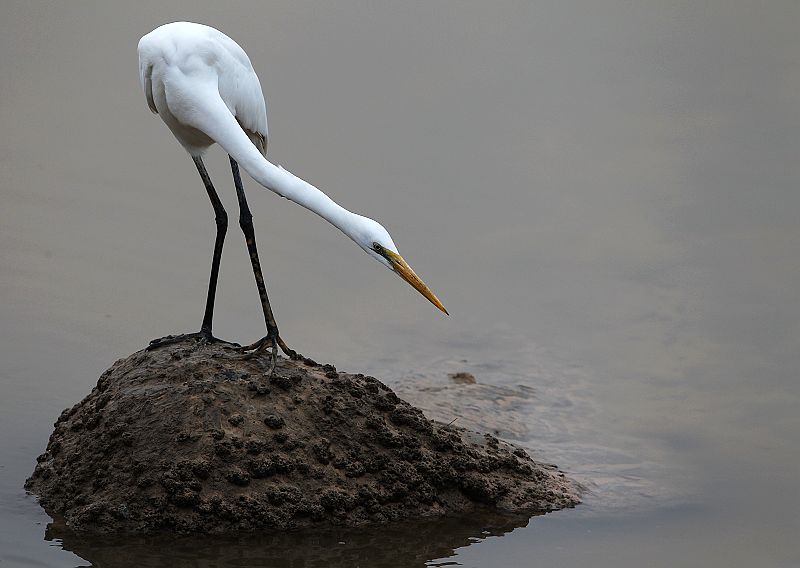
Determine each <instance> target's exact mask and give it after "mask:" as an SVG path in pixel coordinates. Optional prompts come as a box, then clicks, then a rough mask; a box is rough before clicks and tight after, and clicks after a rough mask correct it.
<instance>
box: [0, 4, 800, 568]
mask: <svg viewBox="0 0 800 568" xmlns="http://www.w3.org/2000/svg"><path fill="white" fill-rule="evenodd" d="M0 16H1V17H0V76H2V77H3V79H2V81H0V127H1V128H2V132H3V133H4V135H3V136H2V137H0V161H1V162H2V168H0V195H1V196H2V207H0V300H2V301H0V431H2V433H3V436H2V437H0V565H2V566H25V567H27V566H83V565H87V564H94V565H95V566H212V565H213V566H247V565H270V566H289V565H291V566H299V565H303V566H323V565H324V566H335V565H342V566H354V565H361V566H382V565H385V566H399V565H408V566H423V565H430V566H450V565H463V566H531V565H542V566H545V565H558V566H594V567H596V566H615V567H617V566H642V565H647V566H675V565H680V566H690V565H692V566H752V565H758V566H796V565H798V564H800V547H798V545H797V539H796V535H797V534H798V532H799V531H800V514H798V509H799V508H800V491H798V489H797V479H798V476H800V442H798V433H800V420H799V419H798V412H797V408H798V403H800V392H799V391H800V388H799V387H798V384H797V369H798V368H800V350H799V349H798V348H797V347H798V339H800V325H798V324H799V323H800V246H798V245H800V242H799V241H800V228H799V226H798V223H797V215H798V211H800V191H798V180H800V167H799V166H798V163H800V162H798V159H797V156H798V155H800V135H798V132H800V113H799V112H798V108H800V58H799V57H798V54H800V36H799V35H798V34H797V33H796V30H797V22H798V21H800V8H799V7H798V6H797V5H796V4H795V3H792V2H770V3H768V4H765V3H758V2H749V3H748V2H730V1H725V2H703V3H698V2H674V3H669V4H666V3H663V2H652V3H634V4H631V3H622V2H619V3H617V2H585V3H569V4H568V5H567V3H559V2H552V3H548V4H541V5H539V4H537V5H533V4H529V3H510V2H509V3H500V4H497V3H492V4H486V3H472V4H467V3H462V2H458V3H456V2H453V3H442V2H439V3H423V2H419V3H416V2H414V3H411V2H404V3H394V4H380V5H378V4H375V3H371V2H363V3H347V4H344V5H343V4H342V3H331V4H330V5H329V4H324V3H323V4H309V3H303V2H287V3H281V4H279V5H275V3H269V5H265V4H263V3H235V4H219V3H213V2H197V3H194V4H193V6H192V10H191V12H187V11H186V10H185V6H184V5H179V4H177V3H165V2H149V3H148V2H144V3H136V4H135V5H134V4H131V5H122V4H107V3H88V2H87V3H81V4H74V3H60V4H48V5H45V4H39V3H31V2H11V1H7V2H4V3H3V5H2V7H0ZM176 19H193V20H196V21H202V22H205V23H209V24H211V25H214V26H216V27H218V28H220V29H222V30H223V31H226V32H228V33H229V34H231V35H232V36H234V37H235V38H236V39H237V40H238V41H239V42H240V43H241V44H242V45H243V46H244V47H245V49H246V50H247V51H248V53H249V54H250V56H251V58H252V59H253V61H254V64H255V67H256V69H257V71H258V72H259V74H260V76H261V79H262V83H263V86H264V90H265V93H266V95H267V102H268V105H269V109H270V135H271V141H270V154H271V157H272V159H273V161H276V162H278V163H281V164H283V165H284V166H285V167H287V168H288V169H290V170H292V171H293V172H295V173H296V174H298V175H300V176H302V177H305V178H306V179H308V180H310V181H312V182H314V183H316V184H317V185H319V186H320V187H321V188H323V189H324V190H326V191H327V192H328V193H329V194H331V195H332V196H333V197H334V198H336V199H337V200H339V201H340V202H341V203H342V204H343V205H345V206H346V207H349V208H351V209H354V210H356V211H359V212H361V213H364V214H367V215H370V216H373V217H375V218H377V219H379V220H380V221H381V222H382V223H383V224H384V225H386V226H387V227H388V229H389V230H390V232H392V235H393V237H394V239H395V241H396V242H397V243H398V245H399V247H400V250H401V252H402V253H403V255H404V256H405V257H406V258H407V259H408V260H409V262H410V263H411V265H412V266H414V268H415V269H416V270H417V272H418V273H419V274H420V275H422V276H423V278H425V280H426V281H427V282H428V283H429V284H430V285H431V287H432V288H433V290H434V291H435V292H437V294H439V296H440V297H441V298H442V300H443V301H444V303H445V305H446V306H447V308H448V309H449V310H450V312H451V313H452V314H453V316H452V317H450V318H445V317H442V316H441V314H439V313H438V312H436V310H435V309H434V308H433V307H431V306H430V305H429V304H427V303H426V302H425V301H424V300H423V299H422V298H420V297H418V295H417V294H416V293H415V292H414V291H413V290H411V289H410V288H409V287H408V286H407V285H405V284H404V283H403V282H401V281H400V280H399V279H397V278H396V277H394V276H392V275H391V274H390V273H389V272H388V271H386V270H382V269H380V268H379V267H378V266H377V264H376V263H374V262H372V261H370V260H369V259H368V258H367V257H366V256H364V255H363V254H362V253H361V252H359V251H358V250H357V249H356V248H355V247H354V246H353V245H352V243H350V242H349V241H347V239H345V238H344V237H342V236H341V235H340V234H339V233H338V232H336V231H335V230H334V229H332V228H330V227H329V226H327V225H325V224H324V223H323V222H321V221H320V220H319V219H318V218H316V217H315V216H313V215H311V214H309V213H307V212H305V211H302V210H301V209H300V208H298V207H296V206H294V205H292V204H290V203H287V202H284V201H282V200H279V199H277V198H276V197H275V196H274V195H272V194H270V193H269V192H267V191H264V190H261V189H259V188H258V187H256V186H254V184H253V183H248V184H247V191H248V195H249V200H250V204H251V208H252V209H253V211H254V213H255V222H256V230H257V233H258V236H259V245H260V251H261V254H262V258H263V260H264V262H265V266H266V278H267V281H268V285H269V289H270V294H271V297H272V299H273V305H274V308H275V311H276V316H277V318H278V322H279V324H280V325H281V330H282V332H283V334H284V335H285V337H286V339H287V341H289V342H290V344H291V345H294V346H295V347H297V348H298V349H299V350H301V351H302V352H304V353H307V354H309V355H312V356H314V358H316V359H318V360H321V361H330V362H333V363H335V364H336V365H337V366H338V367H340V368H343V369H346V370H352V371H359V372H369V373H372V374H376V375H379V376H381V377H385V378H386V380H387V381H388V382H390V383H391V384H392V386H393V387H394V388H396V389H397V390H398V391H399V392H400V393H401V394H402V395H403V396H404V397H407V398H408V399H410V400H412V402H415V403H417V404H421V405H422V406H424V407H425V408H426V409H427V410H428V412H429V414H431V415H432V416H434V417H437V418H440V419H446V420H448V421H449V420H452V419H453V418H457V419H458V422H457V423H459V424H462V425H465V426H475V427H480V428H483V429H491V430H497V431H498V432H500V433H501V435H503V436H504V437H506V438H508V439H511V440H515V441H517V442H519V443H522V444H524V445H526V446H527V447H529V448H531V450H532V451H533V453H534V454H535V455H536V456H537V457H538V458H539V459H543V460H546V461H552V462H556V463H558V464H559V465H561V466H562V467H563V468H565V469H567V470H568V471H570V472H571V473H572V474H573V475H574V476H575V477H577V478H578V479H580V480H581V481H582V482H583V483H585V484H586V485H587V487H588V488H589V493H588V495H587V497H586V504H585V505H583V506H581V507H579V508H578V509H575V510H570V511H564V512H560V513H556V514H552V515H546V516H544V517H537V518H534V519H531V520H530V521H529V520H527V519H523V520H516V521H513V520H505V521H499V520H497V519H486V518H482V517H476V518H474V519H470V520H462V521H455V520H454V521H448V522H440V523H433V524H427V525H422V526H417V525H414V526H406V525H403V526H397V527H392V528H389V529H378V530H369V531H360V532H356V533H353V532H347V531H338V532H337V531H322V532H319V533H311V534H298V535H290V536H276V537H264V536H261V537H258V536H248V537H243V538H241V539H230V540H222V541H221V540H203V541H201V542H197V541H192V540H184V539H178V540H176V541H173V540H169V541H167V542H166V543H164V542H163V541H162V542H159V541H157V540H156V541H152V540H147V539H144V540H141V539H138V540H137V539H130V540H125V541H122V542H121V541H119V540H113V539H112V540H111V541H108V540H102V539H85V538H76V537H74V536H69V535H65V534H64V533H63V531H60V530H59V527H58V525H54V526H51V527H50V528H47V525H48V523H49V522H50V519H49V518H48V517H47V516H46V515H45V514H44V513H43V512H42V511H41V510H40V509H39V508H38V506H37V505H36V503H35V502H34V501H33V500H32V499H30V498H29V497H26V496H25V495H24V493H23V490H22V484H23V481H24V479H25V478H26V476H27V475H28V474H29V473H30V472H31V471H32V469H33V465H34V463H35V456H36V455H38V454H39V453H40V452H41V451H42V450H43V448H44V446H45V444H46V440H47V436H48V435H49V433H50V430H51V427H52V422H53V421H54V419H55V417H56V416H57V415H58V413H59V412H60V411H61V410H62V409H63V408H64V407H66V406H68V405H71V404H72V403H74V402H75V401H77V400H79V399H80V398H81V397H82V396H83V395H84V394H85V393H87V392H88V391H89V390H90V388H91V387H92V385H93V384H94V382H95V381H96V379H97V377H98V376H99V375H100V373H101V372H102V371H103V370H104V369H105V368H106V367H108V366H109V365H110V364H111V363H112V362H113V361H114V359H116V358H118V357H121V356H124V355H127V354H129V353H131V352H132V351H134V350H136V349H139V348H141V347H142V346H143V345H144V344H145V343H146V342H147V341H148V340H149V339H151V338H153V337H157V336H161V335H164V334H165V333H169V332H178V331H190V330H194V329H196V328H197V327H198V325H199V323H200V319H201V318H202V308H203V302H204V298H205V285H206V276H207V271H208V266H209V264H210V257H211V248H212V242H213V221H212V212H211V208H210V206H209V204H208V202H207V198H206V197H205V194H204V191H203V188H202V185H201V184H200V181H199V179H196V178H197V174H196V172H195V171H194V167H193V165H192V164H191V161H190V160H189V158H188V157H187V156H186V155H185V154H184V153H183V151H182V150H181V148H180V147H179V146H178V144H177V143H175V142H174V141H173V140H172V139H171V137H170V135H169V132H168V131H167V129H166V128H165V127H164V126H163V125H162V124H161V123H160V121H159V120H158V118H157V117H153V116H151V115H150V114H149V112H148V111H147V106H146V104H145V101H144V97H143V96H142V94H141V93H140V92H139V87H138V84H137V74H136V54H135V45H136V42H137V40H138V38H139V37H140V36H141V35H142V34H144V33H145V32H147V31H149V30H150V29H152V28H154V27H155V26H156V25H158V24H161V23H163V22H166V21H170V20H176ZM207 164H208V166H209V169H210V171H211V174H212V178H213V179H215V181H216V183H217V188H218V190H219V191H220V194H221V195H222V198H223V200H224V202H225V204H226V207H227V208H228V211H229V213H230V214H231V215H232V216H233V218H235V215H236V203H235V198H234V192H233V188H232V184H231V183H230V178H229V174H228V172H227V169H226V168H227V165H226V160H225V157H224V155H222V154H221V153H220V152H219V151H216V152H213V153H212V154H211V155H210V156H209V158H208V160H207ZM254 288H255V287H254V286H253V282H252V276H251V272H250V268H249V264H248V260H247V256H246V252H245V247H244V244H243V242H242V238H241V236H240V234H239V233H238V229H237V228H236V227H235V225H234V226H232V227H231V230H230V231H229V236H228V241H227V243H226V248H225V253H224V256H223V263H222V274H221V279H220V289H219V295H218V302H217V317H216V322H215V323H216V332H217V334H218V335H220V336H221V337H224V338H229V339H234V340H239V341H247V340H253V339H255V338H257V337H260V336H261V335H263V331H264V330H263V323H262V322H261V321H260V319H259V315H258V314H259V310H258V304H257V301H258V299H257V295H256V291H255V289H254ZM459 371H466V372H471V373H473V374H474V375H475V377H476V379H477V384H475V385H458V384H455V383H453V382H452V381H451V380H450V379H448V377H447V375H448V373H452V372H459ZM62 539H63V540H62ZM339 543H344V544H339ZM123 545H124V547H123Z"/></svg>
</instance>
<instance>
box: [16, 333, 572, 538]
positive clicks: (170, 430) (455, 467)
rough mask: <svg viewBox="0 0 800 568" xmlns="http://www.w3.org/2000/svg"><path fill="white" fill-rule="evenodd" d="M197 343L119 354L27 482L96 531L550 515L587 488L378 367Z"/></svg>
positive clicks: (71, 520)
mask: <svg viewBox="0 0 800 568" xmlns="http://www.w3.org/2000/svg"><path fill="white" fill-rule="evenodd" d="M232 354H233V351H232V350H231V349H230V348H228V347H225V346H224V345H220V344H214V345H203V346H198V345H196V344H195V343H193V342H192V341H187V342H184V343H177V344H174V345H170V346H165V347H162V348H160V349H156V350H154V351H139V352H137V353H134V354H133V355H131V356H130V357H128V358H126V359H122V360H120V361H117V362H116V363H115V364H114V365H113V366H112V367H111V368H110V369H108V370H107V371H106V372H105V373H103V375H102V376H101V377H100V380H99V381H98V382H97V386H96V387H95V388H94V389H93V390H92V392H91V393H90V394H89V395H88V396H87V397H86V398H85V399H83V400H82V401H81V402H79V403H78V404H76V405H75V406H73V407H72V408H70V409H67V410H65V411H64V412H63V413H62V414H61V416H60V417H59V418H58V420H57V421H56V424H55V431H54V432H53V434H52V435H51V436H50V441H49V443H48V445H47V450H46V451H45V453H43V454H42V455H41V456H39V458H38V460H37V461H38V464H37V466H36V469H35V470H34V472H33V475H32V476H31V477H30V479H28V481H27V482H26V488H27V489H28V491H30V492H31V493H33V494H35V495H37V496H38V497H39V500H40V503H41V504H42V506H43V507H44V508H45V510H47V511H48V512H49V513H51V514H54V515H59V516H62V517H63V518H64V519H65V520H66V523H67V525H68V526H69V527H70V528H71V529H72V530H76V531H83V532H129V533H156V532H162V531H165V530H166V531H177V532H181V533H231V532H238V531H247V530H259V529H271V530H285V529H293V528H299V527H307V526H312V525H318V524H333V525H350V526H358V525H364V524H367V523H384V522H388V521H395V520H400V519H409V518H420V517H432V516H440V515H454V514H460V513H465V512H468V511H472V510H474V509H476V508H479V507H489V508H492V509H496V510H498V511H507V512H509V513H525V514H530V515H533V514H538V513H543V512H548V511H553V510H556V509H561V508H564V507H572V506H574V505H576V504H577V503H578V502H579V493H578V487H577V485H576V484H575V483H574V482H572V481H571V480H570V479H568V478H567V477H565V476H564V474H562V473H560V472H559V471H558V470H557V469H556V467H555V466H552V465H545V464H540V463H536V462H534V461H533V460H531V458H530V457H529V456H528V455H527V454H526V453H525V451H524V450H522V449H520V448H516V447H514V446H511V445H509V444H506V443H504V442H502V441H500V440H498V439H497V438H495V437H493V436H491V435H488V434H487V435H480V434H477V433H473V432H469V431H466V430H463V429H461V428H458V427H455V426H452V425H451V426H446V425H443V424H439V423H437V422H433V421H431V420H428V419H427V418H425V416H424V415H423V414H422V412H421V411H420V410H419V409H417V408H414V407H413V406H411V405H409V404H408V403H406V402H404V401H402V400H400V399H399V398H398V397H397V396H396V395H395V394H394V393H393V392H392V391H391V390H390V389H389V388H388V387H387V386H385V385H384V384H383V383H381V382H380V381H378V380H377V379H375V378H373V377H368V376H364V375H359V374H348V373H340V372H337V371H336V369H335V368H334V367H333V366H331V365H319V364H317V363H315V362H314V361H311V360H310V359H302V360H297V361H290V360H285V359H280V360H279V362H278V366H277V368H276V369H275V373H274V374H273V375H272V377H268V376H267V375H266V373H265V368H266V363H267V362H268V356H264V357H263V358H253V359H248V360H245V359H240V358H236V357H235V356H232Z"/></svg>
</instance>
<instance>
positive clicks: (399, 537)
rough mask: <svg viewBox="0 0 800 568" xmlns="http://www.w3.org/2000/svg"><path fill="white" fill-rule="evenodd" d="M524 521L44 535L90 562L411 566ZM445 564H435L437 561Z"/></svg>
mask: <svg viewBox="0 0 800 568" xmlns="http://www.w3.org/2000/svg"><path fill="white" fill-rule="evenodd" d="M527 525H528V518H527V517H515V516H500V515H497V514H494V513H489V512H483V513H478V514H474V515H471V516H469V517H464V518H448V519H437V520H429V521H423V522H417V523H397V524H391V525H386V526H380V527H367V528H362V529H345V528H341V529H325V530H321V529H314V530H303V531H298V532H290V533H279V534H272V535H263V534H258V535H246V536H237V537H221V536H220V537H207V536H203V537H175V536H159V537H151V538H147V537H130V536H81V535H76V534H74V533H71V532H70V531H69V530H68V529H66V528H65V527H64V525H63V523H61V522H54V523H51V524H50V525H48V527H47V530H46V533H45V539H46V540H50V541H58V540H60V541H61V545H62V546H63V548H64V549H66V550H69V551H71V552H74V553H75V554H77V555H78V556H80V557H82V558H84V559H86V560H88V561H89V562H91V565H92V566H96V567H102V568H106V567H116V566H120V567H123V566H125V567H127V566H136V567H144V568H157V567H158V568H160V567H165V568H166V567H169V568H184V567H186V568H188V567H192V568H202V567H205V566H208V567H212V566H221V567H226V566H268V567H269V568H281V567H287V568H288V567H298V566H303V567H316V566H319V567H336V566H342V567H345V566H346V567H348V568H349V567H353V566H369V567H378V568H379V567H382V566H385V567H387V568H388V567H392V568H398V567H417V566H430V565H431V564H428V562H429V561H430V560H434V559H441V558H448V557H450V556H452V554H453V552H454V551H455V549H457V548H461V547H465V546H469V545H470V544H473V543H476V542H480V541H482V540H484V539H486V538H488V537H490V536H502V535H504V534H506V533H508V532H511V531H512V530H514V529H515V528H517V527H525V526H527ZM448 564H449V563H445V564H433V565H434V566H443V565H448Z"/></svg>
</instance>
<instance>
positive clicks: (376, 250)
mask: <svg viewBox="0 0 800 568" xmlns="http://www.w3.org/2000/svg"><path fill="white" fill-rule="evenodd" d="M372 248H374V249H375V252H381V250H383V247H382V246H381V245H379V244H378V243H372Z"/></svg>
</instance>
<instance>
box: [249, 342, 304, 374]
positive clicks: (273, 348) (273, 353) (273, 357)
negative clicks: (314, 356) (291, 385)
mask: <svg viewBox="0 0 800 568" xmlns="http://www.w3.org/2000/svg"><path fill="white" fill-rule="evenodd" d="M279 347H280V349H281V350H282V351H283V352H284V353H286V355H287V356H288V357H289V358H290V359H292V360H296V359H300V358H302V355H300V354H299V353H297V351H295V350H294V349H290V348H289V346H288V345H286V343H285V342H284V341H283V339H281V336H280V335H278V333H277V331H276V332H273V333H269V334H267V336H266V337H262V338H261V339H259V340H258V341H256V342H255V343H251V344H250V345H246V346H244V347H240V348H239V349H238V351H239V353H242V355H241V358H242V359H252V358H253V357H256V356H258V355H260V354H261V353H263V352H264V351H266V350H267V349H269V350H270V365H269V371H268V375H269V376H272V374H273V373H274V372H275V367H276V365H277V364H278V348H279Z"/></svg>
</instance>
